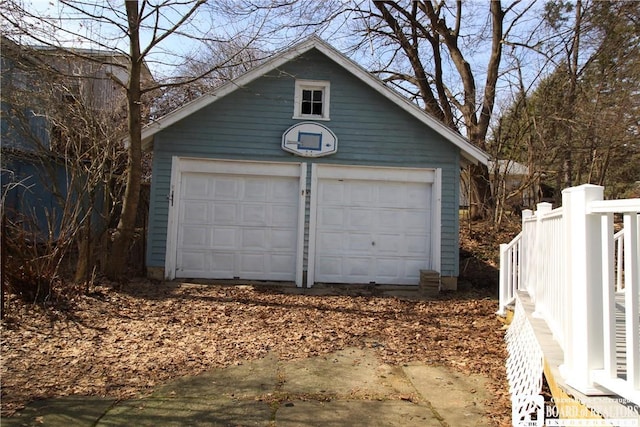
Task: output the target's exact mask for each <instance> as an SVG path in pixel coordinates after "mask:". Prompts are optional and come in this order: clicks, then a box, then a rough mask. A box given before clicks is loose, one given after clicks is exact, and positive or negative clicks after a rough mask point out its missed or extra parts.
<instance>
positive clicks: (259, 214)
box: [239, 204, 267, 226]
mask: <svg viewBox="0 0 640 427" xmlns="http://www.w3.org/2000/svg"><path fill="white" fill-rule="evenodd" d="M266 213H267V209H266V206H264V205H263V204H248V205H242V206H240V223H239V224H240V225H253V226H256V225H267V216H266Z"/></svg>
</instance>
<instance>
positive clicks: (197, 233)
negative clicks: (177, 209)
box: [178, 226, 208, 248]
mask: <svg viewBox="0 0 640 427" xmlns="http://www.w3.org/2000/svg"><path fill="white" fill-rule="evenodd" d="M207 236H208V230H207V227H202V226H185V227H184V228H183V231H182V234H181V235H180V236H178V238H179V239H180V241H181V243H182V245H183V246H184V247H190V248H198V247H201V248H202V247H206V246H207V244H208V240H207Z"/></svg>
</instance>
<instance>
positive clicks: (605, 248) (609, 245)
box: [601, 213, 618, 378]
mask: <svg viewBox="0 0 640 427" xmlns="http://www.w3.org/2000/svg"><path fill="white" fill-rule="evenodd" d="M601 221H602V225H601V227H602V306H603V312H602V322H603V325H602V329H603V331H602V332H603V334H604V337H603V344H604V370H605V373H606V375H607V376H608V377H609V378H615V377H616V376H617V375H618V367H617V366H618V362H617V358H616V357H617V356H616V305H615V288H614V286H615V285H614V283H613V281H614V271H613V266H614V265H615V264H614V258H613V255H614V254H613V251H614V242H613V214H612V213H608V214H604V215H602V217H601Z"/></svg>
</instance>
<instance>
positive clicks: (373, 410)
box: [2, 348, 490, 427]
mask: <svg viewBox="0 0 640 427" xmlns="http://www.w3.org/2000/svg"><path fill="white" fill-rule="evenodd" d="M484 384H485V380H484V378H482V377H479V376H469V375H463V374H460V373H456V372H453V371H451V370H450V369H447V368H444V367H434V366H426V365H423V364H408V365H404V366H390V365H387V364H384V363H382V362H381V361H379V359H378V358H377V357H376V355H375V351H374V350H372V349H368V348H364V349H360V348H349V349H345V350H342V351H339V352H336V353H333V354H330V355H325V356H319V357H313V358H308V359H300V360H296V361H280V360H278V358H277V356H276V355H270V356H268V357H266V358H263V359H259V360H255V361H252V362H247V363H244V364H242V365H238V366H233V367H228V368H224V369H216V370H212V371H209V372H206V373H203V374H201V375H198V376H194V377H185V378H180V379H178V380H175V381H172V382H170V383H167V384H165V385H164V386H162V387H161V388H159V389H158V390H157V391H156V392H155V393H153V394H152V395H148V396H143V397H140V398H138V399H133V400H126V401H114V400H113V399H107V398H99V397H66V398H58V399H50V400H44V401H39V402H34V403H32V404H31V405H30V406H28V407H27V408H26V409H25V410H23V411H22V412H20V413H18V414H16V415H15V416H13V417H11V418H6V419H3V420H2V425H3V426H24V425H34V426H42V425H44V426H53V427H56V426H64V427H69V426H131V425H136V426H278V427H285V426H297V427H300V426H363V427H364V426H367V427H370V426H404V427H411V426H416V427H417V426H451V427H458V426H465V427H466V426H489V425H490V422H489V420H488V418H487V417H486V416H485V412H484V408H483V402H484V401H485V400H486V399H487V397H488V393H487V392H486V391H485V386H484Z"/></svg>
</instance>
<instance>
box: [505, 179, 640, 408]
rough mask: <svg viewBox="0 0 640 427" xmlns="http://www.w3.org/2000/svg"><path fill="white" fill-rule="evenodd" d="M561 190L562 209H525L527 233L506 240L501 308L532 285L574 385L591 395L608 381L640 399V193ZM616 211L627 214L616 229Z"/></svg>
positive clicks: (592, 188) (537, 307)
mask: <svg viewBox="0 0 640 427" xmlns="http://www.w3.org/2000/svg"><path fill="white" fill-rule="evenodd" d="M562 196H563V197H562V204H563V207H562V208H558V209H555V210H552V209H551V205H550V204H548V203H541V204H539V205H538V209H537V211H536V212H535V214H533V213H532V212H531V211H525V212H524V213H523V221H522V232H521V233H520V234H519V235H518V236H517V237H516V238H515V239H514V240H513V241H512V242H511V243H509V244H505V245H500V307H499V310H498V314H504V313H505V309H506V307H507V305H508V304H510V303H512V302H513V299H514V297H515V293H516V291H518V290H520V291H526V292H527V293H528V294H529V296H530V298H531V300H532V302H533V303H534V307H535V313H534V314H537V315H539V316H540V317H542V318H543V319H544V320H545V321H546V323H547V325H548V326H549V329H550V330H551V332H552V333H553V335H554V338H555V339H556V340H557V342H558V343H559V344H560V347H561V348H562V349H563V351H564V364H563V365H562V366H561V372H562V374H563V376H564V377H565V380H566V381H567V383H568V384H569V385H571V386H573V387H574V388H576V389H578V390H579V391H581V392H583V393H585V394H592V393H594V392H595V389H596V388H597V387H599V386H600V387H605V388H606V389H609V390H610V391H611V392H613V393H615V394H617V395H619V396H621V397H624V398H626V399H629V400H631V401H632V402H634V403H636V404H640V325H639V323H640V313H639V310H638V305H639V299H640V252H639V249H638V246H639V241H640V231H639V228H640V226H639V222H640V218H639V216H638V212H640V199H626V200H612V201H604V200H602V199H603V188H602V187H599V186H594V185H582V186H579V187H573V188H569V189H566V190H564V191H563V193H562ZM614 214H622V218H623V229H622V230H621V231H619V232H618V233H614ZM622 295H624V298H623V303H622V304H616V296H618V298H619V299H620V300H621V299H622V298H621V296H622ZM616 325H617V327H618V329H617V330H618V331H622V330H623V331H624V334H622V335H623V336H622V339H621V336H620V335H621V334H620V333H618V337H616ZM616 340H617V341H618V342H616ZM621 341H623V342H621ZM616 344H617V345H618V347H616ZM620 346H622V348H623V349H624V350H623V351H620V348H621V347H620Z"/></svg>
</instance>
